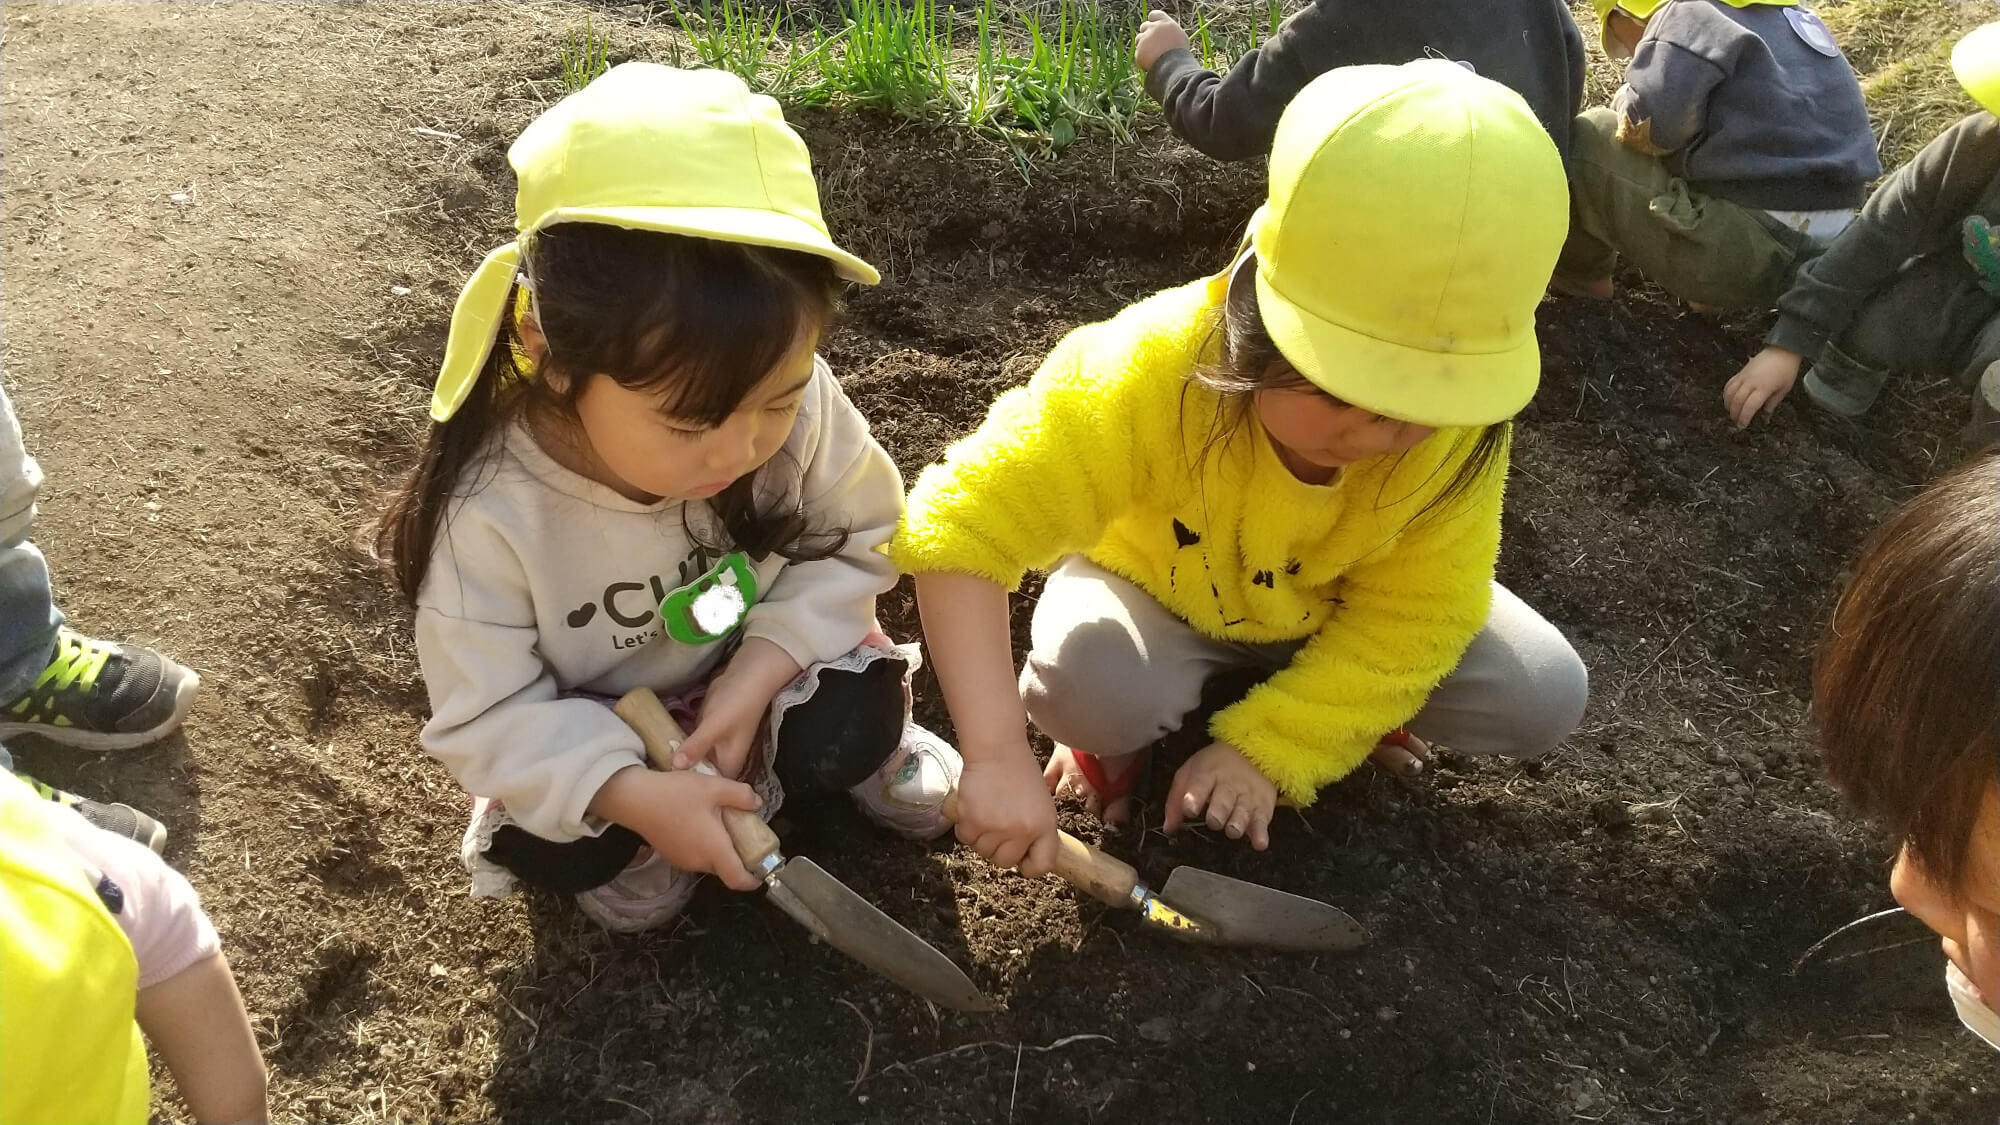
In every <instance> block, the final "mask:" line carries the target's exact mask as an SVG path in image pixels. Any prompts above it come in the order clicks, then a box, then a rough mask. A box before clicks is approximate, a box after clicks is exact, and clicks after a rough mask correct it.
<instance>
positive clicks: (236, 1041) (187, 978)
mask: <svg viewBox="0 0 2000 1125" xmlns="http://www.w3.org/2000/svg"><path fill="white" fill-rule="evenodd" d="M137 1013H138V1019H139V1030H141V1031H143V1032H145V1033H146V1040H147V1042H149V1043H151V1044H152V1045H153V1050H154V1052H155V1053H157V1054H158V1055H159V1056H160V1061H161V1062H163V1063H165V1064H167V1071H168V1073H170V1074H172V1075H173V1076H174V1088H175V1089H176V1090H179V1091H180V1095H181V1100H182V1101H183V1102H186V1103H187V1107H188V1112H190V1113H192V1114H193V1115H194V1119H195V1120H196V1121H198V1122H200V1123H201V1125H244V1123H247V1122H263V1121H266V1120H268V1119H269V1111H268V1109H267V1108H266V1104H265V1101H266V1089H265V1085H266V1084H265V1077H264V1060H263V1057H262V1056H261V1055H259V1054H258V1053H257V1038H256V1036H255V1035H253V1034H252V1033H251V1031H250V1019H249V1017H248V1016H246V1015H245V1014H244V1012H243V997H242V995H241V994H239V993H238V992H237V991H236V978H235V977H233V976H231V975H230V972H229V962H228V960H227V959H225V958H224V957H223V955H222V954H221V953H220V952H216V953H212V954H210V955H209V956H207V957H205V958H203V959H202V960H200V961H197V962H195V963H194V964H192V965H190V966H188V967H187V968H185V969H182V970H181V971H180V972H178V973H176V974H174V975H173V976H171V977H168V978H167V979H166V980H163V981H161V982H160V983H158V984H155V985H151V986H149V987H146V988H141V989H140V990H139V1004H138V1010H137Z"/></svg>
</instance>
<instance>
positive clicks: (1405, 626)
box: [890, 277, 1504, 804]
mask: <svg viewBox="0 0 2000 1125" xmlns="http://www.w3.org/2000/svg"><path fill="white" fill-rule="evenodd" d="M1224 291H1225V283H1224V280H1223V279H1222V278H1220V277H1215V278H1209V279H1206V280H1203V281H1199V282H1195V283H1193V284H1191V285H1187V286H1183V287H1181V288H1179V289H1171V290H1168V291H1166V292H1163V293H1159V294H1157V295H1155V296H1153V297H1150V298H1148V299H1146V300H1144V301H1141V302H1139V303H1138V304H1136V305H1133V306H1131V307H1130V308H1128V309H1126V310H1125V311H1124V312H1122V313H1120V314H1119V315H1118V316H1117V317H1115V318H1114V319H1112V320H1109V321H1106V322H1104V323H1101V324H1092V325H1087V326H1085V327H1082V328H1079V329H1077V330H1076V331H1074V332H1072V333H1070V334H1069V335H1068V336H1067V337H1065V338H1064V339H1063V341H1062V342H1061V343H1060V344H1058V345H1057V346H1056V349H1055V351H1053V352H1051V353H1050V354H1049V357H1048V359H1047V360H1046V361H1044V362H1043V364H1042V367H1041V370H1039V371H1038V372H1036V374H1035V376H1034V378H1033V379H1032V380H1031V381H1030V382H1029V383H1028V385H1027V386H1025V387H1017V388H1015V389H1013V390H1010V391H1008V392H1006V393H1005V394H1003V395H1001V396H1000V398H999V399H998V400H997V401H996V402H994V404H993V409H992V411H991V412H990V413H989V414H988V415H987V417H986V421H985V422H984V423H983V424H982V425H981V426H980V427H979V429H978V430H977V431H976V432H974V433H973V434H971V435H970V436H968V437H966V438H964V439H963V440H961V441H959V442H958V443H957V444H955V445H953V446H952V447H951V448H950V449H949V450H947V451H946V452H945V456H944V460H943V461H942V462H941V463H939V464H936V465H933V466H931V467H930V468H928V469H926V470H925V471H924V473H923V475H922V476H921V477H919V478H918V480H917V485H916V488H915V490H914V491H913V492H912V493H911V494H910V499H909V504H908V508H907V510H906V512H905V514H904V517H903V521H902V524H901V526H900V527H899V528H898V530H897V533H896V537H895V539H894V541H893V542H892V543H891V544H890V554H891V556H892V557H893V558H894V560H895V561H896V563H897V565H898V566H899V567H901V568H902V569H903V570H904V571H906V572H909V573H913V574H919V573H923V572H926V571H951V572H957V573H964V574H973V575H978V576H980V577H983V578H989V579H992V580H993V581H995V582H998V583H1000V584H1001V585H1003V586H1005V587H1007V588H1009V589H1013V588H1014V587H1015V586H1017V585H1018V584H1019V583H1020V580H1021V575H1022V574H1023V573H1024V572H1025V571H1028V570H1044V569H1047V568H1048V567H1050V566H1052V565H1053V564H1054V563H1055V562H1057V561H1058V560H1060V559H1061V558H1062V557H1063V556H1065V555H1069V554H1076V553H1081V554H1083V555H1084V556H1085V557H1087V558H1089V559H1090V560H1091V561H1092V562H1095V563H1097V564H1098V565H1099V566H1102V567H1104V568H1106V569H1108V570H1110V571H1112V572H1114V573H1116V574H1119V575H1122V576H1123V577H1125V578H1127V579H1129V580H1130V581H1132V582H1134V583H1136V584H1137V585H1138V586H1139V587H1140V588H1141V589H1143V590H1145V591H1146V592H1147V593H1148V594H1151V595H1152V596H1153V597H1154V598H1156V599H1158V600H1159V601H1160V602H1161V603H1162V604H1163V605H1165V606H1166V607H1167V608H1169V609H1171V610H1172V611H1173V612H1174V613H1175V614H1176V615H1177V616H1179V617H1180V618H1181V619H1182V620H1184V621H1186V622H1188V623H1189V624H1190V625H1192V626H1193V627H1194V628H1195V629H1196V630H1198V631H1199V632H1201V633H1203V634H1205V635H1207V636H1210V637H1215V638H1218V639H1222V640H1229V641H1242V642H1267V641H1286V640H1299V639H1304V638H1309V640H1307V643H1306V644H1305V646H1304V647H1303V648H1301V649H1300V650H1299V652H1298V655H1297V656H1296V657H1295V658H1294V659H1293V661H1292V663H1291V665H1290V666H1289V667H1286V668H1284V669H1282V670H1280V671H1279V672H1278V673H1276V674H1275V675H1273V676H1272V677H1271V678H1270V679H1269V680H1267V681H1265V682H1264V683H1263V684H1262V685H1260V686H1259V687H1257V688H1256V689H1255V690H1253V691H1252V692H1251V693H1250V694H1249V695H1248V696H1246V697H1245V698H1244V699H1243V700H1242V701H1241V702H1239V703H1237V704H1235V705H1234V706H1231V707H1229V708H1227V709H1225V710H1223V711H1221V712H1220V713H1218V714H1217V715H1216V716H1215V720H1214V722H1213V723H1212V724H1211V726H1210V733H1211V734H1212V735H1213V736H1214V737H1215V738H1217V739H1220V740H1222V741H1224V742H1227V743H1229V744H1230V745H1232V746H1235V747H1237V748H1238V749H1240V750H1241V751H1242V752H1243V753H1244V754H1245V755H1246V756H1248V757H1249V758H1250V760H1251V761H1252V762H1255V763H1256V764H1257V766H1258V768H1259V769H1261V770H1263V771H1264V774H1265V775H1266V776H1267V777H1269V778H1270V779H1271V780H1272V781H1273V782H1274V783H1276V785H1277V786H1278V790H1279V792H1280V793H1282V794H1283V795H1284V796H1285V797H1287V798H1289V799H1291V800H1293V801H1296V802H1298V803H1300V804H1308V803H1310V802H1311V801H1312V800H1313V798H1314V797H1315V796H1316V795H1317V793H1318V791H1319V789H1320V787H1322V786H1324V785H1327V784H1329V783H1330V782H1333V781H1335V780H1337V779H1339V778H1340V777H1342V776H1344V775H1345V774H1347V773H1348V772H1349V771H1350V770H1352V769H1354V768H1355V767H1356V766H1358V765H1360V764H1361V762H1362V760H1363V759H1364V758H1366V757H1367V755H1368V752H1369V751H1370V750H1371V749H1372V748H1373V747H1374V746H1375V743H1376V741H1377V740H1378V739H1379V738H1380V737H1381V736H1382V735H1383V734H1384V733H1386V732H1388V731H1390V730H1393V729H1395V728H1396V727H1398V726H1400V725H1401V724H1403V723H1404V722H1406V721H1407V720H1408V719H1409V718H1410V716H1412V715H1414V714H1416V712H1417V709H1418V708H1420V707H1421V706H1423V702H1424V700H1425V698H1426V697H1427V696H1428V695H1429V694H1430V692H1431V689H1432V688H1434V687H1436V686H1437V684H1438V681H1440V680H1442V679H1443V678H1444V677H1445V676H1446V675H1447V674H1449V673H1450V672H1451V670H1452V669H1453V668H1454V667H1456V666H1457V664H1458V661H1459V658H1460V657H1461V656H1463V655H1464V653H1465V648H1466V646H1467V645H1468V644H1470V643H1471V640H1472V637H1473V635H1474V634H1475V633H1477V632H1478V631H1479V629H1480V627H1481V626H1482V625H1483V624H1484V623H1485V621H1486V615H1487V610H1488V608H1489V606H1490V603H1491V599H1492V579H1493V565H1494V559H1495V557H1496V556H1497V554H1498V552H1499V546H1500V497H1501V490H1502V485H1503V482H1504V472H1503V471H1501V470H1498V469H1496V470H1495V471H1493V472H1490V473H1488V474H1487V475H1486V477H1485V478H1483V479H1482V480H1480V481H1479V482H1478V483H1477V484H1476V485H1475V486H1474V487H1473V488H1472V489H1471V490H1470V492H1469V493H1466V494H1462V495H1461V496H1460V497H1459V498H1458V499H1457V500H1455V501H1454V502H1453V503H1452V504H1451V505H1449V506H1448V507H1447V508H1440V509H1438V510H1435V511H1432V512H1429V513H1427V514H1425V515H1424V516H1423V517H1422V518H1418V513H1419V512H1420V511H1421V510H1422V509H1423V508H1424V506H1425V504H1426V503H1427V502H1429V501H1430V500H1431V499H1432V498H1433V497H1435V496H1436V495H1437V494H1438V493H1439V492H1440V491H1441V490H1442V489H1443V488H1444V487H1445V486H1446V484H1447V483H1448V482H1449V481H1450V479H1451V477H1452V474H1453V471H1454V470H1455V469H1456V468H1457V467H1458V464H1459V463H1460V461H1461V460H1463V458H1464V457H1465V456H1466V455H1467V453H1469V452H1470V450H1471V448H1472V444H1473V439H1474V437H1475V436H1476V435H1475V434H1474V433H1473V432H1471V431H1466V430H1442V431H1439V432H1438V433H1437V434H1435V435H1433V436H1432V437H1430V438H1429V439H1427V440H1425V441H1424V442H1423V443H1422V444H1420V445H1418V446H1417V447H1416V448H1415V449H1413V450H1411V451H1409V452H1408V453H1407V454H1405V455H1403V456H1401V457H1400V458H1399V457H1394V456H1391V457H1384V458H1379V459H1377V460H1375V461H1370V462H1364V463H1360V464H1356V465H1351V466H1348V467H1347V468H1345V469H1343V470H1342V471H1341V472H1340V474H1339V475H1338V476H1337V477H1335V478H1334V480H1333V482H1332V483H1330V484H1327V485H1308V484H1305V483H1302V482H1301V481H1299V480H1298V479H1297V478H1296V477H1294V476H1292V474H1291V473H1290V472H1289V471H1288V470H1287V469H1286V468H1285V467H1284V466H1283V464H1281V463H1280V462H1279V460H1278V457H1277V454H1276V452H1275V451H1274V450H1273V449H1272V447H1271V444H1270V441H1269V439H1268V438H1267V437H1266V436H1265V435H1264V432H1263V429H1262V427H1261V426H1259V425H1257V424H1256V422H1255V421H1254V419H1253V420H1251V421H1248V422H1246V423H1245V424H1244V425H1243V426H1242V427H1241V428H1240V429H1239V430H1238V431H1237V432H1236V434H1235V435H1233V436H1232V437H1230V438H1229V439H1227V440H1226V442H1224V443H1222V444H1221V445H1220V446H1219V447H1218V448H1217V449H1215V450H1214V451H1213V452H1211V453H1209V454H1208V455H1207V457H1206V459H1205V460H1204V459H1203V458H1202V450H1203V448H1204V445H1205V444H1206V443H1207V441H1208V438H1209V434H1210V431H1211V428H1212V426H1213V423H1214V420H1215V418H1216V409H1217V406H1218V405H1219V403H1218V400H1217V397H1216V396H1215V395H1214V394H1213V393H1211V392H1209V391H1207V390H1206V389H1204V388H1202V387H1200V386H1198V385H1194V384H1190V383H1189V382H1188V381H1187V376H1188V374H1189V372H1190V371H1191V370H1193V368H1194V367H1195V366H1196V365H1197V364H1198V363H1203V362H1210V361H1213V360H1214V359H1215V357H1216V352H1217V349H1218V347H1219V344H1220V334H1219V332H1216V331H1214V329H1215V326H1216V325H1217V324H1218V323H1219V318H1220V309H1221V302H1222V299H1223V296H1224ZM1197 462H1200V463H1199V466H1198V465H1197Z"/></svg>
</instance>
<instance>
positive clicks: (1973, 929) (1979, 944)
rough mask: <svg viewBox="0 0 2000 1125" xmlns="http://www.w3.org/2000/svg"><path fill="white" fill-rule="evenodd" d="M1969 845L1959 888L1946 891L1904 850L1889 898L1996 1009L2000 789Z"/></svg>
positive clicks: (1999, 996) (1999, 1001)
mask: <svg viewBox="0 0 2000 1125" xmlns="http://www.w3.org/2000/svg"><path fill="white" fill-rule="evenodd" d="M1966 845H1967V850H1966V864H1965V867H1964V869H1963V873H1962V875H1961V876H1960V885H1959V886H1957V887H1948V886H1941V885H1940V884H1938V883H1937V882H1936V881H1935V880H1933V879H1932V878H1931V876H1930V873H1929V872H1927V871H1925V870H1924V868H1923V867H1922V866H1921V865H1920V864H1918V863H1917V862H1916V860H1915V859H1914V858H1913V857H1912V856H1911V855H1910V853H1909V851H1908V850H1905V851H1904V852H1903V853H1902V854H1901V855H1898V856H1897V857H1896V866H1895V868H1894V869H1893V870H1892V871H1890V873H1889V893H1890V894H1892V895H1894V896H1895V898H1896V901H1897V902H1899V903H1901V904H1902V906H1903V909H1905V910H1908V911H1909V912H1910V913H1911V914H1912V915H1914V916H1915V917H1916V919H1917V920H1918V921H1920V922H1922V923H1924V924H1925V925H1927V926H1929V927H1930V928H1931V929H1933V930H1936V931H1937V933H1938V936H1939V937H1941V938H1943V939H1944V954H1945V956H1946V957H1948V958H1950V959H1951V961H1952V963H1954V964H1956V965H1957V966H1958V971H1959V972H1961V973H1964V974H1965V975H1966V977H1967V978H1968V979H1969V980H1971V981H1972V983H1973V986H1974V987H1976V988H1978V989H1979V991H1980V994H1981V996H1982V998H1983V999H1984V1001H1985V1003H1986V1006H1987V1007H1989V1008H1994V1007H1996V1005H2000V785H1989V786H1988V787H1987V789H1986V798H1985V800H1984V801H1983V802H1982V803H1981V804H1980V808H1979V818H1978V820H1977V821H1975V822H1974V824H1973V827H1972V835H1971V838H1970V839H1969V840H1967V841H1966Z"/></svg>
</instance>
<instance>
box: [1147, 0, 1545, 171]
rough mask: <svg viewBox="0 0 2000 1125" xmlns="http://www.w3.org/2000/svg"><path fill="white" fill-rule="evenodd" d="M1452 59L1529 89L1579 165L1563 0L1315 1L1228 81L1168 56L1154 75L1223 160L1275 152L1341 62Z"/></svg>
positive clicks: (1152, 84)
mask: <svg viewBox="0 0 2000 1125" xmlns="http://www.w3.org/2000/svg"><path fill="white" fill-rule="evenodd" d="M1421 58H1442V59H1450V60H1452V61H1454V62H1466V63H1470V64H1472V68H1473V69H1474V70H1475V71H1477V72H1478V73H1479V74H1480V75H1482V76H1483V77H1486V78H1491V79H1492V80H1494V81H1495V82H1499V83H1501V84H1503V85H1505V86H1507V87H1509V88H1511V89H1513V90H1514V91H1515V92H1516V93H1518V94H1520V95H1521V96H1522V97H1523V98H1525V99H1526V100H1527V102H1528V106H1529V108H1531V109H1533V110H1534V111H1535V116H1536V117H1537V118H1540V119H1541V122H1542V128H1544V129H1547V130H1548V132H1549V136H1550V137H1551V138H1552V139H1553V140H1554V141H1555V142H1556V148H1557V150H1558V151H1560V152H1561V153H1562V155H1563V160H1564V161H1565V162H1567V161H1568V160H1569V123H1570V119H1571V118H1573V117H1575V116H1576V115H1577V112H1578V111H1579V110H1580V109H1582V108H1583V70H1584V50H1583V36H1582V35H1581V34H1579V33H1578V32H1577V30H1576V21H1575V20H1574V19H1572V18H1571V17H1570V14H1569V9H1568V8H1567V7H1565V6H1564V5H1563V3H1562V0H1313V2H1312V3H1309V4H1307V5H1306V6H1305V7H1304V8H1302V9H1300V10H1299V11H1298V12H1297V13H1296V14H1294V15H1293V16H1292V17H1291V18H1290V19H1288V20H1286V21H1285V22H1284V24H1283V26H1281V27H1279V28H1278V30H1277V33H1276V34H1274V35H1272V36H1271V38H1270V39H1268V40H1266V41H1265V43H1264V44H1263V46H1261V47H1258V48H1257V49H1256V50H1254V51H1251V52H1249V53H1248V54H1246V55H1244V56H1243V57H1242V58H1240V59H1238V60H1237V61H1236V65H1235V66H1233V67H1231V68H1230V70H1229V75H1228V76H1227V77H1223V76H1221V75H1218V74H1216V73H1215V72H1214V71H1212V70H1206V69H1203V67H1202V65H1201V63H1200V61H1199V60H1197V59H1196V58H1195V57H1194V53H1193V52H1191V51H1187V50H1177V51H1169V52H1167V53H1166V54H1164V55H1161V56H1160V58H1159V59H1158V60H1156V61H1155V62H1154V63H1153V69H1152V70H1151V71H1149V72H1147V74H1146V92H1147V93H1149V94H1151V95H1152V96H1153V97H1154V98H1156V99H1158V101H1159V103H1160V107H1161V109H1162V110H1163V111H1164V113H1165V115H1166V118H1167V124H1168V125H1169V126H1171V127H1172V128H1173V131H1174V132H1175V133H1177V134H1179V135H1180V138H1181V139H1182V140H1184V141H1186V142H1187V143H1189V144H1191V145H1193V146H1194V147H1196V148H1198V149H1200V150H1201V151H1203V152H1205V153H1207V154H1208V155H1210V156H1213V157H1215V158H1216V159H1217V160H1247V159H1249V158H1251V157H1257V156H1263V155H1264V154H1266V153H1268V152H1270V151H1271V138H1272V136H1273V135H1275V134H1276V133H1277V130H1278V117H1279V115H1280V114H1282V113H1284V111H1285V106H1286V105H1287V104H1289V103H1290V102H1291V100H1292V97H1293V96H1294V95H1295V94H1297V93H1298V92H1299V91H1300V90H1301V89H1303V88H1304V87H1305V84H1306V83H1308V82H1311V81H1312V80H1313V79H1315V78H1317V77H1319V76H1320V75H1322V74H1324V73H1326V72H1327V71H1329V70H1332V69H1334V68H1335V67H1341V66H1356V65H1360V64H1363V63H1388V64H1392V65H1394V64H1401V63H1406V62H1410V61H1411V60H1413V59H1421Z"/></svg>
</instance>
